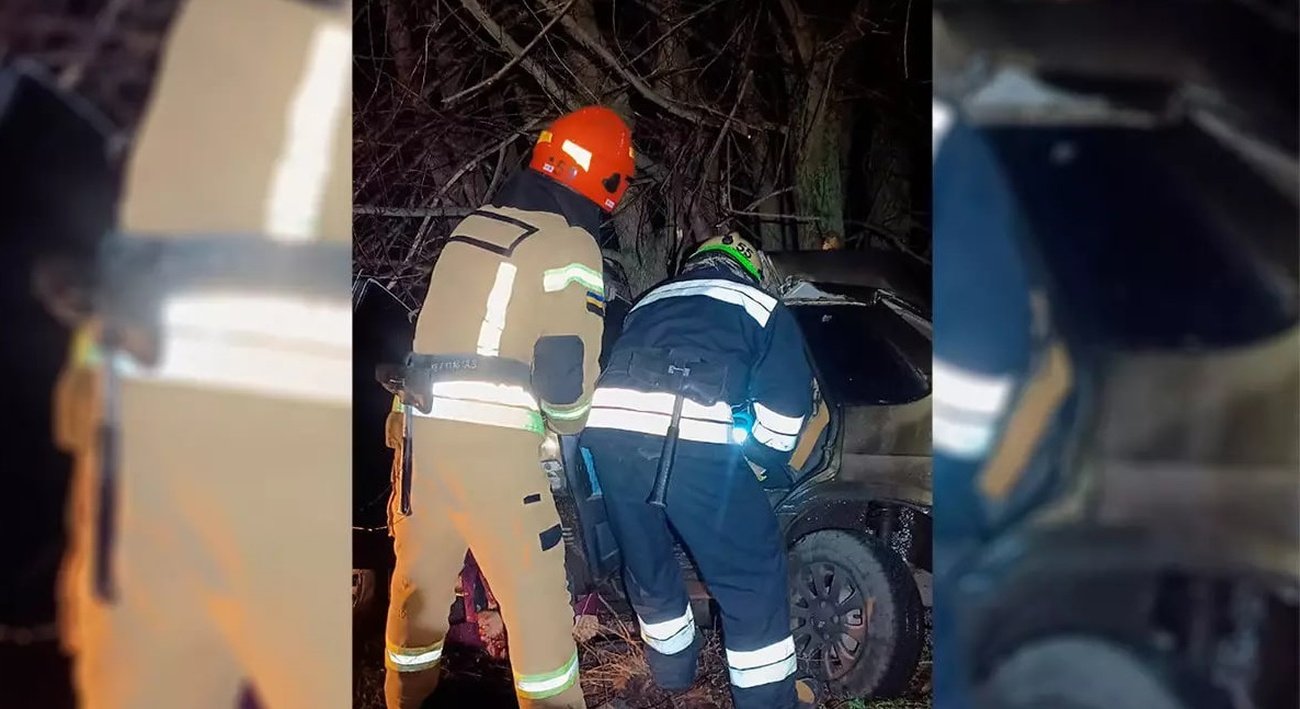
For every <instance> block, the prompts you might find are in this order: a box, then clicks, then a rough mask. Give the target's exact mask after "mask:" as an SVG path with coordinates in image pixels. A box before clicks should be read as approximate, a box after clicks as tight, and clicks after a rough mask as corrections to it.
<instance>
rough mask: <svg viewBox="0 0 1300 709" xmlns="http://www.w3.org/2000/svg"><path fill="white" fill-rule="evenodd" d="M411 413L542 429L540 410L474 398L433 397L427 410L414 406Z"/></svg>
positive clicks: (533, 430) (445, 418)
mask: <svg viewBox="0 0 1300 709" xmlns="http://www.w3.org/2000/svg"><path fill="white" fill-rule="evenodd" d="M411 414H412V415H414V416H417V417H420V418H435V419H444V420H447V421H461V422H464V423H477V424H481V425H484V426H499V427H501V428H517V429H522V430H524V431H532V432H533V433H536V434H539V435H540V434H542V433H544V432H545V425H544V424H543V422H542V415H541V413H539V412H537V411H529V410H528V409H521V408H517V407H514V406H502V405H500V404H485V403H481V402H477V401H459V400H456V399H434V400H433V403H432V405H431V406H430V409H429V413H428V414H425V413H424V412H422V411H420V410H419V409H416V408H414V407H412V408H411Z"/></svg>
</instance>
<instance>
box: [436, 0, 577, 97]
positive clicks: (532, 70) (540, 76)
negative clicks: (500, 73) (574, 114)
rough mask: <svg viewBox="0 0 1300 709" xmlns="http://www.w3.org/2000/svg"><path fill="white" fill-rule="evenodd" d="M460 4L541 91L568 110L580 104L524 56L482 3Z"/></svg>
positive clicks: (466, 1) (473, 0)
mask: <svg viewBox="0 0 1300 709" xmlns="http://www.w3.org/2000/svg"><path fill="white" fill-rule="evenodd" d="M460 4H461V5H463V6H464V7H465V9H466V10H468V11H469V13H470V14H471V15H473V16H474V19H476V20H478V23H479V24H480V25H482V26H483V29H485V30H487V32H488V34H490V35H492V38H493V39H495V40H496V41H497V43H498V44H500V45H501V48H502V49H504V50H505V51H506V52H507V53H509V54H510V55H511V56H513V57H518V58H519V64H520V66H522V67H523V68H524V70H525V71H527V72H528V73H529V74H530V75H531V76H532V77H533V79H534V80H536V81H537V83H538V84H539V85H540V86H541V87H542V90H543V91H545V92H546V93H547V94H549V95H550V96H551V97H552V98H554V99H555V100H557V101H559V102H560V104H561V105H563V106H564V107H566V108H568V109H569V110H575V109H577V108H578V107H579V106H580V105H581V104H580V103H579V102H578V101H575V100H574V99H573V96H572V94H570V93H569V92H568V91H566V90H565V89H564V88H563V87H561V86H560V85H559V84H558V83H557V82H556V81H555V79H553V78H551V75H550V74H547V73H546V70H545V69H543V68H542V66H541V65H540V64H538V63H537V62H536V61H534V60H533V59H532V58H530V57H526V56H524V48H523V47H521V46H519V43H518V42H516V41H514V40H513V39H511V38H510V35H508V34H506V31H505V30H504V29H502V27H501V25H499V24H497V23H496V20H493V19H492V16H491V15H489V14H488V12H487V10H484V9H483V6H482V5H479V4H478V2H477V0H460Z"/></svg>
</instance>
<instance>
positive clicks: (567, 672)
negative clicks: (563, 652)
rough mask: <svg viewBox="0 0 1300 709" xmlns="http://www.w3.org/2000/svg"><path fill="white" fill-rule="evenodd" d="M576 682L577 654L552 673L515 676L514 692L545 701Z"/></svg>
mask: <svg viewBox="0 0 1300 709" xmlns="http://www.w3.org/2000/svg"><path fill="white" fill-rule="evenodd" d="M577 681H578V652H577V651H576V650H575V651H574V652H573V657H571V658H569V661H568V662H566V663H564V665H563V666H562V667H560V669H558V670H555V671H554V672H545V673H542V674H536V675H521V674H517V673H516V674H515V690H516V692H518V694H519V696H521V697H527V698H529V699H546V698H547V697H554V696H555V695H557V694H559V693H561V692H563V691H565V690H567V689H569V688H570V687H572V686H573V685H574V683H575V682H577Z"/></svg>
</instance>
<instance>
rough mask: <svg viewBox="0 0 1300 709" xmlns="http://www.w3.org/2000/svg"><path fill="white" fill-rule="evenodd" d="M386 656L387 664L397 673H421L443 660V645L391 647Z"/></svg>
mask: <svg viewBox="0 0 1300 709" xmlns="http://www.w3.org/2000/svg"><path fill="white" fill-rule="evenodd" d="M384 654H385V660H386V662H385V664H387V665H388V667H389V668H390V669H392V670H395V671H397V672H419V671H421V670H427V669H429V668H431V667H433V666H435V665H437V664H438V661H439V660H441V659H442V643H441V642H438V643H434V644H433V645H428V646H425V647H400V646H398V645H389V646H388V647H387V651H386V652H385V653H384Z"/></svg>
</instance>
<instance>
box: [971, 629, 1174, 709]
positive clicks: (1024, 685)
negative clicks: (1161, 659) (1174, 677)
mask: <svg viewBox="0 0 1300 709" xmlns="http://www.w3.org/2000/svg"><path fill="white" fill-rule="evenodd" d="M1099 680H1100V681H1099ZM975 706H976V707H978V708H979V709H1192V705H1190V704H1187V703H1185V702H1184V701H1183V700H1182V699H1181V698H1180V697H1179V696H1178V695H1177V694H1176V693H1175V691H1174V689H1173V688H1172V687H1171V686H1170V685H1169V683H1168V682H1167V681H1166V680H1165V679H1164V678H1163V677H1162V676H1161V674H1160V670H1159V669H1158V668H1156V667H1155V666H1153V665H1152V664H1151V663H1149V662H1147V661H1145V660H1144V659H1143V658H1142V657H1141V656H1140V655H1138V654H1136V653H1134V652H1131V651H1129V650H1127V649H1126V648H1124V647H1122V646H1120V645H1117V644H1116V643H1114V642H1111V641H1108V640H1104V639H1101V638H1096V637H1087V636H1057V637H1049V638H1045V639H1043V640H1038V641H1034V642H1031V643H1029V644H1026V645H1024V646H1023V647H1021V648H1019V649H1017V650H1016V651H1015V652H1013V653H1012V654H1010V655H1008V656H1007V657H1006V658H1005V659H1004V660H1002V661H1001V662H1000V663H999V664H998V665H997V666H996V667H995V668H994V669H993V672H992V673H991V674H990V675H989V677H988V679H987V680H985V681H984V682H983V683H982V684H981V685H980V687H979V688H978V689H977V690H976V704H975Z"/></svg>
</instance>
